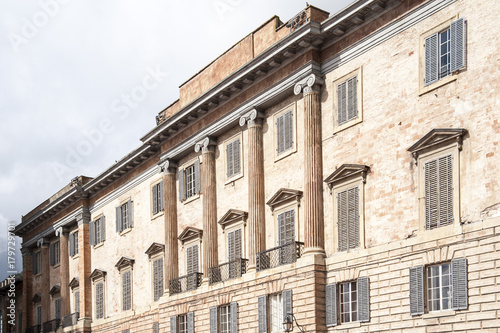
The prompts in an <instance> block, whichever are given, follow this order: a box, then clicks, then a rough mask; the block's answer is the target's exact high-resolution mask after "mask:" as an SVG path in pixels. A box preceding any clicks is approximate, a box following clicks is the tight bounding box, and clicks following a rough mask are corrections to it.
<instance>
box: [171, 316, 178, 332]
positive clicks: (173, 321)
mask: <svg viewBox="0 0 500 333" xmlns="http://www.w3.org/2000/svg"><path fill="white" fill-rule="evenodd" d="M170 333H177V316H172V317H170Z"/></svg>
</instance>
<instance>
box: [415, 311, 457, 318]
mask: <svg viewBox="0 0 500 333" xmlns="http://www.w3.org/2000/svg"><path fill="white" fill-rule="evenodd" d="M455 315H456V311H455V310H443V311H433V312H429V313H426V314H423V315H422V318H423V319H428V318H439V317H449V316H455Z"/></svg>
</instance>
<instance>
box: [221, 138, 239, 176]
mask: <svg viewBox="0 0 500 333" xmlns="http://www.w3.org/2000/svg"><path fill="white" fill-rule="evenodd" d="M224 146H225V151H226V166H225V167H226V180H228V181H233V180H235V179H236V178H237V177H238V176H241V175H242V164H241V160H242V158H241V157H242V155H241V150H242V149H241V134H239V135H238V136H237V137H236V139H235V138H234V137H233V138H231V139H229V140H228V141H227V142H225V143H224Z"/></svg>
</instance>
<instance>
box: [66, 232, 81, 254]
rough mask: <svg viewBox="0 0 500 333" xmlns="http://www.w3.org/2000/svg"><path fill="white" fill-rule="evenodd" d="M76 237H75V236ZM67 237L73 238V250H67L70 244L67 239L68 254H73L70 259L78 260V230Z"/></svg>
mask: <svg viewBox="0 0 500 333" xmlns="http://www.w3.org/2000/svg"><path fill="white" fill-rule="evenodd" d="M75 235H76V236H75ZM68 237H70V238H71V237H72V238H73V248H72V249H71V248H69V247H71V242H69V239H68V242H69V244H68V251H69V253H70V254H71V253H73V255H71V257H72V258H78V257H79V248H78V237H79V233H78V229H77V230H75V231H74V232H72V233H70V234H69V236H68Z"/></svg>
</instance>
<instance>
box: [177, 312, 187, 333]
mask: <svg viewBox="0 0 500 333" xmlns="http://www.w3.org/2000/svg"><path fill="white" fill-rule="evenodd" d="M182 323H184V329H182V328H181V327H182ZM177 332H178V333H188V315H187V313H183V314H180V315H177Z"/></svg>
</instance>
